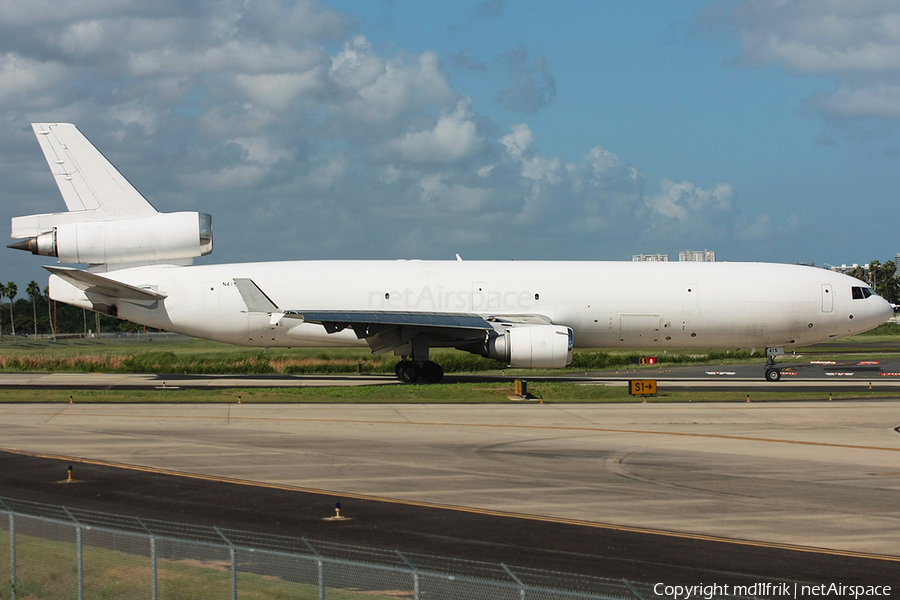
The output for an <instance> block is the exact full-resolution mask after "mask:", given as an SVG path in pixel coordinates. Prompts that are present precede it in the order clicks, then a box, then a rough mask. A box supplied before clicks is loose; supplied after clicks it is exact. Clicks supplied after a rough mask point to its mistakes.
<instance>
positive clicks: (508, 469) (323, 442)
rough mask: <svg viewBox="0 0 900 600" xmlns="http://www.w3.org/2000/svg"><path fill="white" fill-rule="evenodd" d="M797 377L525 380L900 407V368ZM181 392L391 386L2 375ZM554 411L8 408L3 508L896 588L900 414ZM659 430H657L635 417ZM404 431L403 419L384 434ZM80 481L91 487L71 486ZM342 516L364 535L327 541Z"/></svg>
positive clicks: (527, 561) (710, 578) (347, 527)
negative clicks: (782, 394)
mask: <svg viewBox="0 0 900 600" xmlns="http://www.w3.org/2000/svg"><path fill="white" fill-rule="evenodd" d="M779 366H780V367H781V368H782V369H784V372H785V375H784V377H783V379H782V381H781V382H778V383H769V382H766V381H765V380H764V379H763V378H762V365H761V364H759V365H735V366H729V365H720V366H718V367H708V366H699V367H694V366H691V367H676V368H669V367H666V368H660V367H652V368H640V369H637V370H636V371H635V370H631V369H629V370H620V371H619V372H615V371H605V372H598V373H586V374H570V375H563V376H559V377H550V378H545V377H531V378H529V379H531V380H538V379H552V380H562V381H573V382H579V383H584V384H588V385H591V384H593V385H625V384H626V382H627V380H628V379H632V378H642V379H643V378H648V379H651V378H652V379H657V380H658V381H659V382H660V386H661V387H662V386H669V387H671V388H678V389H683V390H691V389H703V390H741V391H744V390H746V391H748V392H750V391H752V390H757V391H759V390H766V391H778V390H784V391H798V390H807V391H815V392H828V391H853V390H859V391H860V392H864V391H867V390H869V389H870V386H873V387H872V389H879V390H882V391H885V390H886V391H892V390H897V392H898V396H900V376H897V375H895V373H900V360H896V361H893V360H891V361H879V363H878V364H872V363H871V362H869V361H866V363H865V364H863V363H861V362H860V361H843V362H839V363H835V364H811V363H810V362H809V361H808V360H807V361H799V360H797V361H788V360H782V361H779ZM510 379H512V378H493V377H492V378H485V377H478V376H448V377H447V378H446V381H447V382H454V381H497V380H501V381H508V380H510ZM163 383H164V385H165V387H167V388H168V387H174V386H178V387H181V388H184V389H187V388H191V387H194V388H209V387H244V386H245V387H282V386H295V385H335V384H337V385H371V384H379V385H384V384H392V383H393V378H389V377H377V376H374V377H373V376H347V377H318V376H317V377H312V376H306V377H298V376H293V377H279V376H185V375H181V376H179V375H102V374H63V373H57V374H15V373H2V374H0V387H3V388H8V389H15V388H17V387H21V388H40V389H142V390H147V389H156V388H160V387H163V386H162V385H161V384H163ZM644 406H646V405H644ZM523 408H525V407H523ZM543 408H544V407H537V406H533V405H532V406H530V407H527V410H526V411H525V412H524V413H523V412H521V411H518V412H515V413H508V414H507V413H504V412H501V413H499V414H497V415H494V416H493V417H490V418H488V417H484V419H483V421H484V422H482V420H480V419H482V417H480V416H479V415H478V414H473V413H477V412H478V410H479V409H476V408H469V407H463V406H460V407H458V408H457V409H455V410H456V412H455V413H453V414H452V415H442V414H432V413H429V412H427V411H429V410H430V409H429V408H426V407H421V410H422V411H423V412H422V414H421V415H417V414H416V413H415V411H410V410H408V409H405V408H404V409H400V408H399V407H392V406H383V407H378V408H370V407H363V406H359V407H353V406H343V407H340V408H339V409H338V410H340V411H344V414H341V415H337V416H335V415H334V414H319V413H315V414H311V412H310V411H311V409H310V408H302V407H299V408H297V409H296V410H297V411H300V412H297V413H292V414H287V413H286V410H285V408H283V407H272V412H271V413H266V414H262V415H257V416H252V414H251V413H242V412H240V411H237V412H235V411H234V410H233V409H232V408H230V407H225V408H224V409H222V408H215V407H210V408H207V407H202V408H201V407H198V408H193V407H183V406H181V405H172V406H153V407H148V408H147V409H146V412H141V411H142V410H144V409H142V408H140V405H137V406H136V407H135V409H134V410H136V411H137V413H131V412H129V411H128V409H123V408H121V407H115V408H113V409H111V408H110V407H107V406H104V407H96V408H92V407H90V406H88V407H85V406H84V405H82V406H77V405H76V406H75V407H66V406H60V405H50V406H48V407H33V406H25V405H20V406H18V407H17V406H15V405H7V406H6V407H3V410H0V448H7V449H15V451H14V452H0V496H5V497H9V498H17V499H21V500H30V501H34V502H44V503H48V504H60V505H66V506H70V507H75V508H81V509H88V510H97V511H103V512H111V513H116V514H123V515H130V516H141V517H147V518H153V519H161V520H167V521H179V522H185V523H194V524H204V525H215V526H218V527H227V528H232V529H240V530H247V531H255V532H260V533H276V534H279V535H287V536H296V537H300V536H304V537H307V538H311V539H316V540H322V541H331V542H338V543H345V544H354V545H361V546H368V547H373V548H379V549H391V550H393V549H397V550H400V551H403V552H409V553H422V554H430V555H439V556H445V557H449V558H459V559H468V560H479V561H486V562H490V563H495V564H496V563H501V562H502V563H506V564H510V565H515V566H522V567H531V568H537V569H545V570H555V571H563V572H569V573H577V574H582V575H591V576H599V577H611V578H625V579H629V580H632V581H641V582H651V583H652V582H655V581H664V582H666V583H680V584H685V585H692V584H696V583H701V582H706V583H709V582H716V583H730V584H752V583H755V582H758V581H770V582H776V583H777V582H793V581H799V582H801V583H810V584H821V583H832V582H839V583H843V584H848V585H849V584H853V585H884V584H888V585H892V584H893V585H895V586H896V585H898V584H900V577H898V573H900V542H898V539H900V537H898V533H900V527H898V523H900V513H898V509H897V508H896V507H897V503H896V497H897V496H896V494H897V492H898V491H900V484H898V483H897V482H898V480H900V467H898V465H900V459H898V458H897V457H898V456H900V452H898V451H900V443H897V441H896V440H898V439H900V432H898V431H894V429H895V428H898V427H900V405H898V404H897V403H896V402H890V401H875V402H868V403H854V404H851V403H840V402H835V403H818V404H816V405H814V406H812V405H810V404H809V403H805V404H802V405H797V404H791V405H788V404H784V405H775V406H772V405H769V406H766V407H762V406H757V405H752V406H751V405H748V406H747V407H746V409H745V408H744V407H743V406H737V405H727V406H723V407H720V408H717V409H712V410H711V411H709V412H706V411H704V412H701V411H700V409H699V407H698V406H696V405H694V406H693V407H691V406H690V405H686V406H676V407H672V408H671V410H670V409H669V408H668V407H667V408H666V409H665V410H663V408H662V407H660V406H656V407H651V406H647V408H642V407H641V405H638V406H622V407H613V408H612V409H607V410H604V411H602V412H598V413H596V414H593V413H592V414H588V413H586V412H583V411H582V408H581V407H577V408H574V407H573V408H571V410H570V409H564V407H557V408H560V409H561V410H563V412H564V413H566V414H567V415H569V416H564V415H563V412H557V413H554V414H553V416H552V417H549V420H548V417H547V415H546V414H543V413H540V414H539V413H537V412H533V413H530V412H528V411H529V410H534V411H537V410H540V409H543ZM240 410H245V411H249V410H251V408H250V407H249V406H248V405H244V407H243V408H241V409H240ZM316 410H319V408H318V407H317V408H316ZM326 410H331V409H326ZM497 410H498V411H506V410H507V409H504V408H502V407H498V408H497ZM592 410H593V409H592ZM598 410H599V409H598ZM644 410H646V411H653V412H652V413H649V412H646V413H644V414H643V415H642V416H641V415H638V413H640V412H641V411H644ZM104 411H106V412H107V413H109V414H106V413H105V412H104ZM351 412H352V415H351V414H350V413H351ZM394 412H396V413H397V415H396V419H395V417H394V416H386V415H392V414H393V413H394ZM138 413H139V414H138ZM254 414H255V413H254ZM461 415H465V416H464V417H463V416H461ZM635 415H638V416H637V417H636V416H635ZM570 417H571V420H567V419H569V418H570ZM869 417H871V418H869ZM395 420H396V422H395ZM438 425H440V428H438V427H436V426H438ZM408 431H414V432H415V433H413V434H410V435H407V432H408ZM520 433H522V435H520ZM894 436H896V437H894ZM298 439H302V440H303V441H304V443H303V444H302V448H298V447H296V446H297V444H296V440H298ZM47 456H65V457H66V458H64V459H62V460H60V459H54V458H48V457H47ZM400 457H402V458H400ZM597 458H600V459H601V460H600V461H599V464H597V463H598V461H597V460H596V459H597ZM311 461H312V462H311ZM70 464H74V466H75V469H76V479H77V483H74V484H65V483H61V482H62V480H64V479H65V471H66V468H67V467H68V466H69V465H70ZM599 467H602V468H599ZM335 502H341V505H342V513H343V514H345V515H347V516H350V517H352V520H349V521H343V522H327V521H324V520H323V518H324V517H326V516H330V515H332V514H333V512H334V505H335ZM598 515H599V516H598Z"/></svg>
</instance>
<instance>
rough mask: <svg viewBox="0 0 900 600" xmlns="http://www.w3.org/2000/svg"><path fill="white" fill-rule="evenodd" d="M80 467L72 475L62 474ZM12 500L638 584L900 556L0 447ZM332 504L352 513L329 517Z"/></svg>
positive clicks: (804, 574) (899, 566)
mask: <svg viewBox="0 0 900 600" xmlns="http://www.w3.org/2000/svg"><path fill="white" fill-rule="evenodd" d="M69 466H73V468H74V472H75V474H76V480H77V481H76V482H75V483H71V484H68V483H65V482H64V480H65V479H66V471H67V469H68V467H69ZM0 490H2V494H3V495H4V496H6V497H11V498H16V499H21V500H28V501H32V502H43V503H50V504H60V505H64V506H67V507H70V508H79V509H84V510H95V511H103V512H111V513H116V514H123V515H128V516H139V517H147V518H151V519H161V520H168V521H179V522H186V523H192V524H199V525H209V526H218V527H228V528H232V529H241V530H246V531H254V532H260V533H274V534H279V535H288V536H296V537H301V536H305V537H307V538H311V539H315V540H321V541H329V542H338V543H346V544H354V545H361V546H369V547H372V548H380V549H397V550H401V551H403V552H410V553H422V554H431V555H437V556H444V557H449V558H458V559H466V560H477V561H485V562H491V563H506V564H509V565H515V566H521V567H530V568H537V569H544V570H554V571H562V572H567V573H576V574H580V575H590V576H600V577H609V578H618V579H621V578H625V579H628V580H631V581H640V582H648V583H653V582H657V581H663V582H666V583H670V584H679V583H680V584H685V585H693V584H697V583H699V582H707V583H709V582H713V581H714V582H716V583H722V584H724V583H728V584H731V585H734V584H744V585H751V584H753V583H756V582H758V581H772V582H792V581H800V582H809V583H816V584H818V583H822V582H832V581H839V582H842V583H844V584H856V585H873V584H881V585H884V584H891V583H895V584H896V583H897V581H898V575H897V574H898V570H900V563H898V562H896V561H893V560H886V559H871V558H860V557H855V556H847V555H841V554H837V553H823V552H813V551H797V550H786V549H780V548H774V547H760V546H758V545H755V544H751V543H740V542H734V543H724V542H715V541H705V540H702V539H695V538H684V537H680V536H678V535H654V534H649V533H636V532H630V531H622V530H615V529H611V528H598V527H591V526H582V525H571V524H562V523H552V522H546V521H540V520H534V519H528V518H516V517H500V516H494V515H485V514H478V513H471V512H465V511H458V510H446V509H441V508H429V507H423V506H410V505H407V504H398V503H393V502H379V501H373V500H362V499H354V498H347V497H342V496H341V495H339V494H335V495H328V494H311V493H303V492H297V491H289V490H280V489H273V488H270V487H260V486H253V485H239V484H234V483H225V482H217V481H207V480H202V479H196V478H191V477H182V476H176V475H166V474H160V473H148V472H145V471H138V470H133V469H124V468H114V467H109V466H100V465H95V464H85V463H79V462H74V463H73V462H72V461H66V460H53V459H47V458H38V457H34V456H28V455H21V454H13V453H8V452H0ZM335 502H341V505H342V512H343V514H345V515H348V516H352V520H348V521H342V522H329V521H324V520H323V517H325V516H330V515H332V514H333V510H334V505H335Z"/></svg>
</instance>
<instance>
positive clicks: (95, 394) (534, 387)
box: [0, 382, 898, 404]
mask: <svg viewBox="0 0 900 600" xmlns="http://www.w3.org/2000/svg"><path fill="white" fill-rule="evenodd" d="M529 391H530V392H531V393H532V394H533V395H534V396H537V397H538V399H537V400H520V399H513V398H511V396H512V395H513V386H512V383H511V382H510V383H509V384H506V383H454V384H431V385H387V386H385V385H380V386H359V387H305V388H286V389H282V388H241V389H220V390H136V391H130V390H123V391H115V390H74V391H66V390H0V404H3V403H35V402H47V403H68V402H69V397H70V396H72V397H73V399H74V401H75V402H76V403H78V404H82V403H97V404H124V403H146V404H175V403H180V404H184V403H196V404H204V403H206V404H236V403H237V402H238V399H239V398H240V401H241V403H246V404H249V403H257V404H285V403H286V404H296V403H307V402H308V403H373V404H376V403H377V404H417V403H427V404H489V403H509V404H522V403H540V402H541V401H543V402H544V403H545V404H561V403H581V402H583V403H603V402H610V403H643V402H644V398H643V397H640V396H629V395H628V389H627V388H626V387H624V386H607V385H582V384H576V383H559V382H547V383H539V382H531V383H529ZM660 392H661V393H660V394H659V395H657V396H651V397H648V398H647V401H648V402H651V403H652V402H746V401H747V395H748V392H746V391H740V392H728V391H678V390H671V391H666V390H660ZM749 395H750V398H751V400H752V401H760V402H763V401H767V402H771V401H800V400H828V398H829V394H828V393H822V392H778V391H776V392H768V391H767V392H753V391H751V392H749ZM897 396H898V394H897V392H884V391H876V390H873V391H864V390H860V391H843V392H835V393H833V394H831V397H832V398H834V399H836V400H841V399H849V398H852V399H875V398H896V397H897ZM541 398H542V399H543V400H541Z"/></svg>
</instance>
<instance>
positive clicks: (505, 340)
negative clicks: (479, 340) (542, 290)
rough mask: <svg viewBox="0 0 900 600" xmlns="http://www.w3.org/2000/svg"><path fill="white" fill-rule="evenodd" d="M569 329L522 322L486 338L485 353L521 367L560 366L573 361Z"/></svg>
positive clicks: (560, 367)
mask: <svg viewBox="0 0 900 600" xmlns="http://www.w3.org/2000/svg"><path fill="white" fill-rule="evenodd" d="M574 338H575V336H574V334H573V333H572V330H571V329H570V328H568V327H565V326H563V325H522V326H519V327H511V328H509V329H508V330H506V332H505V333H502V334H500V335H497V336H495V337H492V338H491V339H490V340H488V343H487V347H486V349H485V350H486V352H485V355H486V356H489V357H490V358H496V359H497V360H502V361H505V362H507V363H508V364H509V366H511V367H520V368H524V369H563V368H565V367H567V366H569V365H570V364H572V347H573V346H574Z"/></svg>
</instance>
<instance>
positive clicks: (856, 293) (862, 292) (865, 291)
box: [853, 286, 875, 300]
mask: <svg viewBox="0 0 900 600" xmlns="http://www.w3.org/2000/svg"><path fill="white" fill-rule="evenodd" d="M874 295H875V290H873V289H872V288H870V287H860V286H854V287H853V299H854V300H865V299H866V298H868V297H869V296H874Z"/></svg>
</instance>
